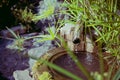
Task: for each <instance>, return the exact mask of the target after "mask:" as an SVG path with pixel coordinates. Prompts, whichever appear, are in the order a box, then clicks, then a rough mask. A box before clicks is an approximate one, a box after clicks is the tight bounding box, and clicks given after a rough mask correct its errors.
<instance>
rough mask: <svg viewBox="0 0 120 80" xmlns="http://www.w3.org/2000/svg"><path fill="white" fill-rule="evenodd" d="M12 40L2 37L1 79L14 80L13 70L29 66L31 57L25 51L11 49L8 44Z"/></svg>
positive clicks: (0, 43)
mask: <svg viewBox="0 0 120 80" xmlns="http://www.w3.org/2000/svg"><path fill="white" fill-rule="evenodd" d="M11 42H12V40H6V39H0V80H14V78H13V72H14V71H16V70H24V69H26V68H29V64H28V61H29V57H28V56H25V55H24V54H23V52H24V51H22V52H20V51H18V50H11V49H8V48H6V45H8V44H9V43H11Z"/></svg>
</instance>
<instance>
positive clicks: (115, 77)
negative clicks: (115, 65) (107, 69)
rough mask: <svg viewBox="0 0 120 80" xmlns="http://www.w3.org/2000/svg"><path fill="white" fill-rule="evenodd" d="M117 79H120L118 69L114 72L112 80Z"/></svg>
mask: <svg viewBox="0 0 120 80" xmlns="http://www.w3.org/2000/svg"><path fill="white" fill-rule="evenodd" d="M119 79H120V69H119V70H118V71H117V72H116V74H115V76H114V77H113V79H112V80H119Z"/></svg>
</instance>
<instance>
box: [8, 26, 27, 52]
mask: <svg viewBox="0 0 120 80" xmlns="http://www.w3.org/2000/svg"><path fill="white" fill-rule="evenodd" d="M7 29H8V30H9V31H10V33H11V34H12V35H13V36H14V37H15V39H14V41H15V42H14V46H15V47H17V49H18V50H23V44H24V41H25V39H24V38H22V37H20V36H19V34H15V33H14V32H13V31H12V30H11V29H9V28H7Z"/></svg>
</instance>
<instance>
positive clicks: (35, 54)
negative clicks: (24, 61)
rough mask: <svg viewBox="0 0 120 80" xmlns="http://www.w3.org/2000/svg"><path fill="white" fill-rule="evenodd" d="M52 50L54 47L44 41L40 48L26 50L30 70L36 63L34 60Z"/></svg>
mask: <svg viewBox="0 0 120 80" xmlns="http://www.w3.org/2000/svg"><path fill="white" fill-rule="evenodd" d="M53 48H54V46H53V45H52V43H51V41H45V42H44V43H42V45H41V46H39V47H38V46H37V47H35V48H31V49H30V50H28V56H30V60H29V66H30V69H32V67H33V64H34V63H35V62H36V59H38V58H40V56H42V55H43V54H44V53H46V52H47V51H49V50H50V49H53Z"/></svg>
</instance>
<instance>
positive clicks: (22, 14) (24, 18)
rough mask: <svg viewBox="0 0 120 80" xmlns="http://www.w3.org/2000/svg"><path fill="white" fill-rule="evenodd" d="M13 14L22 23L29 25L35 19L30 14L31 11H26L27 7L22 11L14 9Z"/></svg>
mask: <svg viewBox="0 0 120 80" xmlns="http://www.w3.org/2000/svg"><path fill="white" fill-rule="evenodd" d="M13 14H14V15H15V16H16V18H17V19H18V20H19V21H21V22H22V23H31V22H32V19H33V18H34V17H35V14H33V13H32V12H31V10H30V9H28V8H27V7H26V8H25V9H24V10H22V9H15V10H14V11H13Z"/></svg>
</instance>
